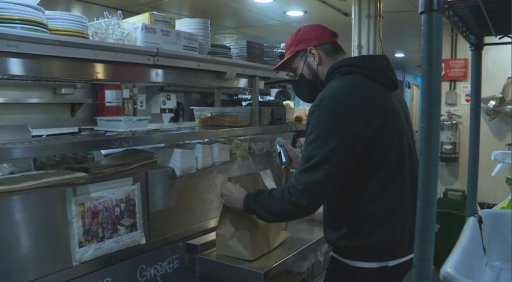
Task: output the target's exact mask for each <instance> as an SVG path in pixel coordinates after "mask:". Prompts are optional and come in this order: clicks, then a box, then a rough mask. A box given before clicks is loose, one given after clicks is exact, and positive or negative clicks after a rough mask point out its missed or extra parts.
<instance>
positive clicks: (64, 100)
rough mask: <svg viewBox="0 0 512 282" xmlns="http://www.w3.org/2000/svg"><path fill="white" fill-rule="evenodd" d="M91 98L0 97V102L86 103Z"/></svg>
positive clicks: (89, 101) (90, 100)
mask: <svg viewBox="0 0 512 282" xmlns="http://www.w3.org/2000/svg"><path fill="white" fill-rule="evenodd" d="M91 102H92V99H77V98H54V99H45V98H0V104H86V103H91Z"/></svg>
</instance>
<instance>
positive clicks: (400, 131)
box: [244, 55, 418, 262]
mask: <svg viewBox="0 0 512 282" xmlns="http://www.w3.org/2000/svg"><path fill="white" fill-rule="evenodd" d="M324 82H325V88H324V90H323V91H322V92H321V93H320V94H319V96H318V97H317V98H316V100H315V102H314V103H313V105H312V106H311V108H310V111H309V115H308V121H307V128H306V137H305V144H304V148H303V154H302V161H301V164H300V166H299V168H298V169H297V171H296V172H295V174H294V176H293V178H292V181H291V182H290V183H289V184H286V185H283V186H281V187H278V188H277V189H272V190H263V189H262V190H258V191H256V192H253V193H250V194H247V196H246V197H245V200H244V210H245V211H246V212H248V213H250V214H255V215H256V216H257V217H259V218H260V219H262V220H265V221H268V222H278V221H289V220H293V219H298V218H301V217H304V216H307V215H310V214H312V213H314V212H315V211H316V210H317V209H318V208H319V207H320V206H321V205H324V234H325V239H326V241H327V243H329V244H330V245H331V246H332V247H333V251H334V252H335V253H336V254H337V255H339V256H341V257H343V258H346V259H350V260H356V261H365V262H384V261H390V260H395V259H400V258H403V257H406V256H408V255H410V254H412V253H413V245H414V228H415V213H416V195H417V180H418V179H417V178H418V171H417V170H418V168H417V155H416V148H415V144H414V134H413V131H412V126H411V122H410V118H409V112H408V109H407V107H406V106H405V101H404V100H403V98H402V97H401V96H400V95H399V94H397V93H394V91H395V90H396V89H397V78H396V75H395V72H394V70H393V68H392V67H391V64H390V62H389V60H388V59H387V57H386V56H383V55H369V56H358V57H351V58H346V59H343V60H341V61H339V62H336V63H335V64H333V65H332V66H331V67H330V68H329V70H328V72H327V75H326V77H325V81H324Z"/></svg>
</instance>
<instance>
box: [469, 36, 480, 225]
mask: <svg viewBox="0 0 512 282" xmlns="http://www.w3.org/2000/svg"><path fill="white" fill-rule="evenodd" d="M476 41H477V44H475V45H471V105H470V113H469V148H468V150H469V157H468V188H467V198H466V217H470V216H473V215H475V214H476V213H477V192H478V162H479V158H480V105H481V100H482V99H481V92H482V50H483V38H479V39H477V40H476Z"/></svg>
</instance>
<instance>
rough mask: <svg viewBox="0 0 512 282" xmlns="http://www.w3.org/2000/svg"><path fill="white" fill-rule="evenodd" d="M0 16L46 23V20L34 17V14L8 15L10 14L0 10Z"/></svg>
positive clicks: (19, 13)
mask: <svg viewBox="0 0 512 282" xmlns="http://www.w3.org/2000/svg"><path fill="white" fill-rule="evenodd" d="M0 16H2V17H19V18H27V19H33V20H36V21H39V22H43V23H46V19H45V18H44V16H42V17H41V16H38V15H35V14H30V13H21V12H18V13H12V12H11V13H10V12H5V11H4V10H0Z"/></svg>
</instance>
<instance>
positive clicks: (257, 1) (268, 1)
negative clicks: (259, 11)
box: [254, 0, 275, 3]
mask: <svg viewBox="0 0 512 282" xmlns="http://www.w3.org/2000/svg"><path fill="white" fill-rule="evenodd" d="M274 1H275V0H254V2H256V3H272V2H274Z"/></svg>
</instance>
